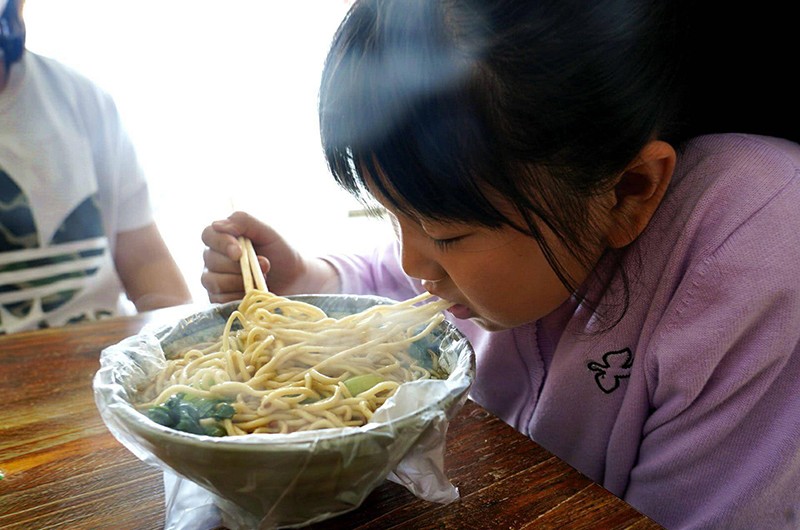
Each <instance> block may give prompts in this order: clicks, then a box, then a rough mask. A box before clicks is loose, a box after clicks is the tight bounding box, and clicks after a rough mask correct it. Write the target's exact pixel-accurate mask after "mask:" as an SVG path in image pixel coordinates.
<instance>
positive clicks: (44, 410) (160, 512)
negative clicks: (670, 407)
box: [0, 308, 661, 530]
mask: <svg viewBox="0 0 800 530" xmlns="http://www.w3.org/2000/svg"><path fill="white" fill-rule="evenodd" d="M186 309H187V308H179V309H172V310H162V311H158V312H154V313H149V314H143V315H138V316H136V317H126V318H116V319H110V320H105V321H102V322H94V323H85V324H78V325H74V326H70V327H66V328H58V329H47V330H42V331H36V332H30V333H19V334H15V335H7V336H2V337H0V400H2V401H0V470H1V471H2V472H3V473H4V475H5V478H4V479H2V480H0V528H3V529H5V530H11V529H14V530H44V529H53V528H64V529H66V528H69V529H70V530H79V529H100V530H103V529H114V530H125V529H135V530H147V529H159V528H163V527H164V487H163V480H162V473H161V471H160V470H158V469H156V468H153V467H150V466H148V465H146V464H144V463H143V462H141V461H139V460H137V459H136V457H134V456H133V455H132V454H131V453H130V452H128V450H127V449H125V448H124V447H123V446H122V445H121V444H120V443H119V442H117V441H116V439H115V438H114V437H113V436H112V435H111V434H110V433H109V431H108V430H107V429H106V427H105V425H104V424H103V422H102V420H101V419H100V415H99V413H98V412H97V409H96V408H95V404H94V398H93V393H92V378H93V376H94V374H95V372H96V371H97V369H98V367H99V363H98V358H99V354H100V351H101V350H102V349H103V348H104V347H105V346H107V345H110V344H113V343H116V342H118V341H119V340H120V339H122V338H124V337H126V336H129V335H133V334H136V333H137V332H138V331H139V330H140V329H141V328H142V326H143V325H144V324H145V323H147V322H150V321H152V320H153V319H154V318H164V317H165V316H167V317H169V316H170V315H176V314H183V313H185V312H186ZM173 318H174V317H173ZM446 472H447V474H448V476H449V478H450V479H451V481H452V482H453V484H455V485H456V486H457V487H458V488H459V491H460V494H461V498H460V499H459V500H458V501H456V502H454V503H452V504H449V505H439V504H434V503H430V502H426V501H423V500H420V499H418V498H416V497H414V496H413V495H412V494H411V493H409V492H408V490H406V489H405V488H403V487H401V486H399V485H397V484H394V483H392V482H388V481H387V482H385V483H384V484H383V485H381V486H380V487H379V488H378V489H376V490H375V491H374V492H373V493H372V494H371V495H370V496H369V497H368V498H367V499H366V501H365V502H364V503H363V504H362V506H361V507H360V508H358V509H357V510H354V511H352V512H350V513H348V514H345V515H342V516H339V517H336V518H333V519H330V520H328V521H325V522H323V523H319V524H317V525H314V526H313V527H312V528H314V529H353V528H358V529H387V528H414V529H421V528H437V529H442V528H453V529H459V530H460V529H481V530H484V529H486V528H503V529H520V528H570V529H573V528H574V529H577V528H586V529H589V528H591V529H597V528H603V529H622V528H630V529H652V528H661V527H660V526H658V525H657V524H655V523H654V522H653V521H651V520H650V519H648V518H646V517H644V516H643V515H641V514H640V513H638V512H637V511H636V510H634V509H633V508H632V507H630V506H629V505H628V504H626V503H625V502H624V501H622V500H620V499H619V498H617V497H615V496H613V495H611V494H610V493H609V492H608V491H606V490H604V489H603V488H602V487H600V486H598V485H597V484H594V483H593V482H591V481H590V480H589V479H587V478H586V477H584V476H583V475H581V474H580V473H578V472H577V471H575V470H574V469H573V468H571V467H570V466H568V465H567V464H565V463H564V462H562V461H560V460H559V459H558V458H556V457H555V456H553V455H552V454H550V453H548V452H547V451H545V450H544V449H542V448H541V447H539V446H538V445H537V444H535V443H533V442H532V441H531V440H529V439H528V438H527V437H525V436H523V435H521V434H519V433H518V432H516V431H515V430H514V429H512V428H511V427H509V426H508V425H506V424H505V423H503V422H502V421H500V420H498V419H497V418H496V417H494V416H492V415H491V414H489V413H488V412H486V411H485V410H484V409H482V408H481V407H480V406H478V405H476V404H475V403H473V402H471V401H468V402H467V404H466V405H465V406H464V408H463V409H462V410H461V412H460V413H459V415H458V416H457V417H456V418H455V419H454V420H453V421H452V422H451V425H450V429H449V433H448V445H447V456H446Z"/></svg>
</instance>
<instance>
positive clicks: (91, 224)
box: [0, 51, 153, 334]
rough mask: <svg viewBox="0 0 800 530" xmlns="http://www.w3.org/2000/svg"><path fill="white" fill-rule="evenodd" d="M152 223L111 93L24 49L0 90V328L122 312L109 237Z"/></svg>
mask: <svg viewBox="0 0 800 530" xmlns="http://www.w3.org/2000/svg"><path fill="white" fill-rule="evenodd" d="M152 220H153V215H152V210H151V205H150V202H149V195H148V189H147V184H146V181H145V179H144V175H143V172H142V169H141V167H140V165H139V163H138V161H137V158H136V153H135V151H134V149H133V145H132V144H131V141H130V139H129V138H128V136H127V134H126V132H125V130H124V129H123V127H122V125H121V123H120V118H119V115H118V113H117V109H116V106H115V105H114V102H113V101H112V99H111V98H110V97H109V95H108V94H106V93H104V92H103V91H102V90H100V89H99V88H98V87H96V86H95V85H94V84H93V83H92V82H91V81H89V80H88V79H86V78H85V77H83V76H81V75H79V74H77V73H76V72H74V71H72V70H70V69H69V68H67V67H65V66H64V65H62V64H60V63H58V62H56V61H54V60H53V59H49V58H46V57H42V56H39V55H36V54H34V53H31V52H29V51H26V52H25V54H24V55H23V58H22V60H21V61H20V62H18V63H16V64H14V65H13V66H12V67H11V70H10V75H9V80H8V84H7V86H6V88H5V89H4V90H3V91H0V334H2V333H13V332H17V331H23V330H27V329H35V328H40V327H48V326H61V325H64V324H69V323H72V322H77V321H83V320H96V319H98V318H102V317H104V316H111V315H115V314H125V313H130V312H131V304H130V302H128V301H127V299H126V297H125V295H124V289H123V287H122V284H121V282H120V279H119V277H118V275H117V272H116V269H115V267H114V262H113V255H114V246H115V243H116V234H117V233H118V232H121V231H126V230H133V229H137V228H141V227H143V226H146V225H148V224H150V223H151V222H152Z"/></svg>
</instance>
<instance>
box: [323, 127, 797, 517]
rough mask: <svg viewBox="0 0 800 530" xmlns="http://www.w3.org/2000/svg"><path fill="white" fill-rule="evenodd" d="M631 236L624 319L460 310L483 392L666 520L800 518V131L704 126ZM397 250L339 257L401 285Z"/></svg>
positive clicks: (397, 292)
mask: <svg viewBox="0 0 800 530" xmlns="http://www.w3.org/2000/svg"><path fill="white" fill-rule="evenodd" d="M634 245H636V248H635V249H634V250H635V251H636V253H637V254H638V255H639V256H640V258H641V262H642V263H643V264H644V266H643V268H642V269H641V270H640V271H639V273H638V277H637V281H636V283H635V284H634V285H633V286H632V290H633V291H632V295H633V296H632V303H631V306H630V308H629V310H628V312H627V313H626V314H625V317H624V319H623V320H622V321H621V322H620V323H619V324H618V325H617V326H616V327H614V328H613V329H612V330H611V331H608V332H605V333H602V334H599V335H597V334H595V335H592V334H587V333H586V332H591V331H593V330H595V326H597V322H596V319H595V318H594V315H593V314H592V312H591V311H589V310H587V309H586V308H585V307H583V306H578V305H577V304H575V303H574V302H572V301H568V302H566V303H565V304H564V305H562V307H560V308H559V309H557V310H556V311H555V312H553V313H552V314H550V315H548V316H547V317H545V318H543V319H541V320H539V321H537V322H533V323H530V324H527V325H524V326H521V327H518V328H516V329H512V330H507V331H502V332H486V331H484V330H482V329H479V328H478V327H477V326H475V325H473V324H472V323H471V322H468V321H455V323H456V325H457V326H458V327H459V328H461V329H462V330H463V331H464V332H465V334H467V336H468V337H469V338H470V340H471V341H472V343H473V345H474V347H475V350H476V358H477V375H476V381H475V384H474V386H473V389H472V391H471V398H472V399H474V400H475V401H477V402H478V403H480V404H481V405H483V406H484V407H486V408H487V409H488V410H490V411H492V412H493V413H495V414H497V415H498V416H499V417H501V418H502V419H503V420H505V421H506V422H508V423H509V424H511V425H513V426H514V427H515V428H516V429H518V430H519V431H521V432H523V433H525V434H527V435H528V436H530V437H531V438H532V439H533V440H535V441H536V442H538V443H539V444H541V445H542V446H544V447H545V448H547V449H549V450H550V451H551V452H553V453H555V454H556V455H558V456H559V457H561V458H562V459H564V460H565V461H567V462H568V463H570V464H571V465H572V466H574V467H575V468H576V469H578V470H579V471H581V472H583V473H584V474H586V475H587V476H589V477H590V478H592V479H593V480H595V481H597V482H598V483H600V484H602V485H603V486H604V487H605V488H607V489H608V490H610V491H611V492H612V493H614V494H616V495H618V496H620V497H622V498H624V499H625V500H627V501H628V502H629V503H631V504H632V505H633V506H634V507H636V508H637V509H639V510H640V511H641V512H643V513H645V514H646V515H648V516H650V517H652V518H653V519H655V520H656V521H658V522H659V523H661V524H662V525H664V526H665V527H667V528H669V529H679V528H720V529H723V528H724V529H726V530H729V529H748V530H752V529H761V528H763V529H770V530H772V529H779V528H791V529H796V528H800V346H798V344H799V343H800V146H798V145H795V144H792V143H789V142H786V141H782V140H776V139H768V138H763V137H755V136H744V135H717V136H706V137H702V138H698V139H695V140H693V141H692V142H691V143H690V145H689V146H687V148H686V149H685V150H683V151H682V152H681V153H680V155H679V159H678V167H677V169H676V173H675V175H674V176H673V181H672V184H671V187H670V190H669V192H668V194H667V196H666V198H665V200H664V202H663V203H662V205H661V206H660V207H659V209H658V211H657V213H656V215H655V217H654V218H653V219H652V221H651V223H650V225H649V226H648V227H647V229H646V231H645V233H644V234H643V235H642V236H641V237H640V238H639V239H638V240H637V241H636V242H635V243H634ZM398 256H399V254H398V249H397V247H396V244H393V245H391V246H389V247H386V248H383V249H380V250H377V251H376V252H375V253H374V254H372V255H364V256H334V257H330V258H329V259H330V261H331V262H332V263H333V264H334V266H335V267H337V269H338V271H339V273H340V275H341V278H342V282H343V291H344V292H350V293H377V294H381V295H384V296H389V297H392V298H396V299H404V298H407V297H409V296H411V295H412V294H414V293H415V292H419V291H420V286H419V284H418V283H417V282H415V281H412V280H410V279H409V278H408V277H407V276H405V275H404V274H403V272H402V269H401V268H400V265H399V259H398ZM600 266H603V265H602V264H601V265H600Z"/></svg>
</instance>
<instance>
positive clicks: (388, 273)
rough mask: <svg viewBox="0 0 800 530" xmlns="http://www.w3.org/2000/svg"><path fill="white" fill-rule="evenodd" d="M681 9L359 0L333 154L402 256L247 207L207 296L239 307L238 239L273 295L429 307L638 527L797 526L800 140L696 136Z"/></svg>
mask: <svg viewBox="0 0 800 530" xmlns="http://www.w3.org/2000/svg"><path fill="white" fill-rule="evenodd" d="M679 15H680V14H679V13H678V9H677V7H676V5H675V4H674V3H672V2H664V1H663V0H651V1H646V0H639V1H634V0H607V1H606V0H592V1H591V2H578V1H564V0H552V1H544V0H543V1H531V0H527V1H514V0H497V1H494V2H485V1H467V0H396V1H395V0H383V1H380V0H357V1H356V2H355V3H354V5H353V7H352V9H351V11H350V13H349V14H348V16H347V17H346V18H345V20H344V21H343V23H342V25H341V26H340V28H339V30H338V32H337V33H336V35H335V37H334V39H333V43H332V46H331V50H330V53H329V56H328V59H327V62H326V64H325V68H324V72H323V78H322V85H321V90H320V124H321V131H322V140H323V147H324V150H325V154H326V156H327V160H328V163H329V165H330V168H331V171H332V173H333V176H334V177H335V178H336V179H337V181H338V182H339V183H340V184H341V185H342V186H344V187H345V188H346V189H348V190H349V191H351V192H352V193H353V194H355V195H356V196H358V197H360V198H361V199H362V200H363V201H364V202H365V203H366V204H368V205H371V206H376V207H377V206H380V207H381V208H383V209H384V210H386V211H388V212H389V214H390V215H391V216H392V219H393V221H394V223H395V227H396V232H397V236H398V237H397V241H396V242H393V243H392V244H390V245H388V246H387V247H385V248H382V249H378V250H376V251H375V252H374V253H373V254H371V255H361V256H327V257H324V258H308V257H305V256H302V255H300V254H298V253H297V252H296V251H295V250H293V249H292V247H291V246H290V245H289V244H288V243H287V242H286V241H284V240H283V239H282V238H281V237H280V236H279V235H278V234H277V233H275V232H274V231H273V230H272V229H271V228H270V227H268V226H267V225H265V224H263V223H261V222H259V221H257V220H256V219H255V218H253V217H251V216H249V215H247V214H244V213H241V212H239V213H235V214H233V215H232V216H231V217H230V218H229V219H227V220H223V221H218V222H215V223H213V224H212V225H211V226H209V227H208V228H206V229H205V230H204V232H203V240H204V242H205V243H206V245H207V247H208V249H207V250H206V252H205V255H204V260H205V265H206V271H205V272H204V274H203V285H204V286H205V287H206V289H207V290H208V292H209V296H210V299H211V300H212V301H214V302H224V301H229V300H234V299H238V298H241V297H242V295H243V287H242V278H241V276H240V269H239V266H238V263H237V260H238V259H239V247H238V245H237V243H236V240H235V236H238V235H244V236H246V237H249V238H250V239H252V240H253V243H254V245H255V247H256V250H257V252H258V253H259V254H260V256H262V257H261V258H260V260H261V265H262V269H263V270H264V271H265V273H266V274H267V282H268V284H269V286H270V289H271V290H272V291H274V292H276V293H279V294H295V293H303V292H348V293H374V294H380V295H384V296H389V297H392V298H395V299H405V298H408V297H410V296H412V295H414V294H415V293H418V292H420V291H421V290H422V289H427V290H428V291H430V292H431V293H433V294H435V295H438V296H440V297H441V298H443V299H446V300H448V301H450V302H452V303H453V306H452V307H451V308H450V310H449V311H450V313H451V316H452V319H453V321H454V322H455V323H456V325H458V326H459V327H460V328H461V329H462V330H463V331H464V332H465V333H466V334H467V335H468V336H469V337H470V339H471V341H472V343H473V345H474V347H475V349H476V355H477V376H476V381H475V384H474V386H473V389H472V392H471V397H472V399H474V400H475V401H477V402H478V403H480V404H481V405H483V406H484V407H486V408H487V409H488V410H490V411H492V412H494V413H495V414H497V415H498V416H500V417H501V418H503V419H504V420H505V421H507V422H508V423H510V424H511V425H513V426H514V427H515V428H517V429H518V430H520V431H522V432H523V433H525V434H527V435H528V436H530V437H531V438H532V439H533V440H535V441H536V442H538V443H540V444H541V445H543V446H544V447H546V448H547V449H549V450H550V451H552V452H553V453H555V454H556V455H558V456H559V457H561V458H562V459H564V460H566V461H567V462H569V463H570V464H571V465H573V466H574V467H575V468H577V469H578V470H580V471H581V472H583V473H585V474H586V475H588V476H589V477H591V478H592V479H593V480H595V481H597V482H598V483H600V484H602V485H603V486H604V487H606V488H607V489H609V490H610V491H611V492H613V493H615V494H616V495H619V496H620V497H623V498H624V499H625V500H627V501H628V502H629V503H631V504H632V505H633V506H635V507H636V508H638V509H639V510H640V511H642V512H643V513H645V514H647V515H649V516H650V517H652V518H653V519H655V520H656V521H658V522H659V523H661V524H662V525H664V526H665V527H667V528H725V529H731V528H743V529H744V528H747V529H752V528H770V529H774V528H797V527H798V526H799V525H800V514H798V510H800V453H798V451H799V450H800V348H798V341H799V340H800V283H799V282H798V281H797V274H796V271H797V264H798V263H800V236H798V229H797V227H798V226H800V209H798V208H797V204H798V203H800V176H799V175H798V172H800V146H798V145H797V144H794V143H792V142H790V141H788V140H783V139H778V138H775V137H771V136H765V135H753V134H741V133H736V134H712V135H702V136H697V135H698V134H699V133H704V132H708V131H709V130H712V129H710V127H711V126H713V125H714V123H712V122H711V121H699V120H695V119H694V118H696V117H697V113H696V112H695V111H696V110H697V109H698V108H699V107H697V106H696V101H692V104H687V103H686V102H687V101H690V99H689V98H680V97H678V96H679V95H680V94H681V89H682V88H686V87H687V86H689V85H688V83H685V82H683V81H682V79H685V77H682V75H685V73H686V72H687V71H688V72H693V73H696V72H694V71H693V69H692V68H691V65H689V64H687V61H689V60H690V59H692V57H693V56H692V55H689V54H685V53H682V49H684V48H685V47H687V46H688V43H689V42H691V41H690V40H689V37H690V36H691V35H685V34H683V33H682V32H681V31H679V29H680V28H684V27H686V25H685V24H683V22H682V20H681V19H680V18H679ZM693 27H700V28H701V29H703V30H704V31H705V30H706V29H707V28H705V27H703V25H701V24H698V25H697V26H693ZM690 95H691V94H690ZM687 108H688V109H691V110H692V112H693V114H691V117H692V118H693V119H692V120H687V119H686V118H685V116H686V115H687V114H686V113H685V112H682V111H685V110H686V109H687ZM747 132H750V131H747ZM754 132H762V133H764V132H767V133H769V132H772V131H769V130H766V129H762V130H754ZM687 133H693V134H694V135H695V136H694V137H692V138H687V137H686V134H687Z"/></svg>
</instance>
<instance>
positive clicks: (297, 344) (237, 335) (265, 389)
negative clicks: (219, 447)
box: [139, 238, 448, 435]
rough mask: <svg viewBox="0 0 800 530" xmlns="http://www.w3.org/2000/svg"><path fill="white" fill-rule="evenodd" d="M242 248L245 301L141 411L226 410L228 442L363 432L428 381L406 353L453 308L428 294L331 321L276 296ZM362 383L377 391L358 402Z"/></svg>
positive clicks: (160, 380)
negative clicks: (177, 404) (200, 404)
mask: <svg viewBox="0 0 800 530" xmlns="http://www.w3.org/2000/svg"><path fill="white" fill-rule="evenodd" d="M239 242H240V245H241V247H242V257H241V259H240V265H241V269H242V275H243V277H244V286H245V297H244V299H243V300H242V302H241V303H240V304H239V307H238V309H237V310H236V311H234V312H233V313H232V314H231V315H230V317H229V318H228V320H227V322H226V325H225V328H224V330H223V332H222V336H221V337H220V339H219V340H218V341H216V342H215V343H213V344H204V345H203V346H202V349H201V347H196V348H192V349H189V350H188V351H185V352H183V353H182V354H179V355H178V356H176V357H175V358H173V359H171V360H168V361H167V362H166V366H165V368H164V370H163V371H162V372H161V373H160V374H159V375H158V377H157V378H156V380H155V381H153V382H152V383H151V384H150V385H149V386H148V387H147V388H145V389H143V390H142V391H141V393H140V395H139V402H140V403H141V407H142V408H145V407H149V406H152V405H155V404H160V403H164V402H165V401H166V400H167V399H168V398H169V397H171V396H173V395H175V394H177V393H186V394H191V395H194V396H198V397H204V398H209V399H221V400H225V401H228V402H230V403H231V404H232V406H233V408H234V409H235V411H236V412H235V414H234V416H233V418H232V419H226V420H223V421H222V425H223V427H224V428H225V430H226V431H227V433H228V434H229V435H237V434H250V433H257V432H264V433H287V432H294V431H300V430H310V429H322V428H331V427H345V426H359V425H363V424H365V423H366V422H368V421H369V420H370V418H371V417H372V414H373V413H374V411H375V410H376V409H377V408H378V407H379V406H380V405H381V404H383V403H384V402H385V401H386V399H388V398H389V397H390V396H391V395H393V394H394V392H395V391H396V390H397V388H398V387H399V386H400V385H401V384H402V383H404V382H406V381H411V380H414V379H421V378H428V377H430V376H431V374H430V373H429V371H428V370H427V369H425V368H424V367H423V366H422V365H421V364H420V363H419V361H418V360H417V359H415V358H414V357H413V356H412V355H411V354H410V353H409V346H410V345H411V344H412V343H413V342H415V341H417V340H420V339H422V338H424V337H425V336H427V335H428V334H429V333H431V332H432V331H433V330H434V329H435V328H436V326H437V325H438V324H439V323H440V322H441V321H442V320H443V318H444V317H443V314H442V310H443V309H445V308H446V307H447V306H448V303H447V302H445V301H441V300H439V301H431V299H432V296H431V295H429V294H427V293H425V294H422V295H419V296H416V297H414V298H411V299H409V300H406V301H403V302H398V303H395V304H387V305H375V306H372V307H370V308H368V309H366V310H364V311H362V312H360V313H356V314H352V315H347V316H345V317H343V318H339V319H336V318H332V317H330V316H328V315H327V314H326V313H325V312H324V311H323V310H322V309H320V308H318V307H316V306H313V305H311V304H307V303H304V302H300V301H298V300H290V299H287V298H284V297H280V296H277V295H275V294H273V293H270V292H269V291H268V290H267V286H266V282H265V280H264V276H263V274H262V273H261V270H260V267H259V266H258V258H257V257H256V254H255V251H254V250H253V247H252V244H251V243H250V241H249V240H247V239H245V238H240V241H239ZM237 323H238V324H240V326H241V329H237V328H236V324H237ZM364 374H374V375H376V376H378V377H377V378H376V379H375V381H377V383H376V384H373V385H372V386H371V387H370V388H368V389H366V390H364V391H362V392H360V393H359V394H358V395H356V396H353V395H352V394H351V392H350V390H349V389H348V386H347V385H346V384H345V381H347V380H348V379H349V378H352V377H354V376H358V375H364Z"/></svg>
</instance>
